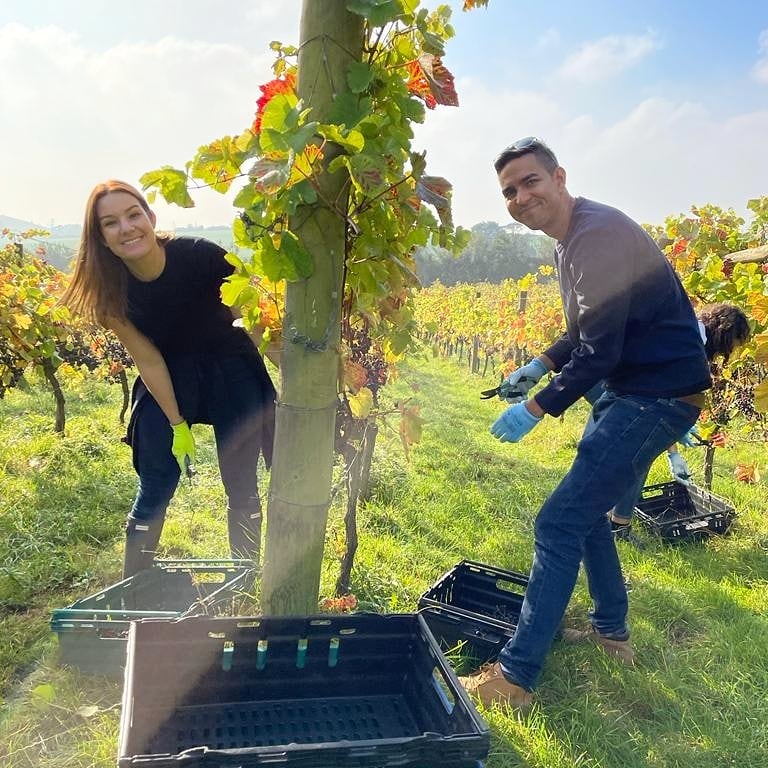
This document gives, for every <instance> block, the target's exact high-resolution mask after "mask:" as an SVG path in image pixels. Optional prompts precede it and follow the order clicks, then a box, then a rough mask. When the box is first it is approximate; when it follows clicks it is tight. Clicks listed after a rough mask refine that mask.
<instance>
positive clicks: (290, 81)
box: [251, 73, 296, 133]
mask: <svg viewBox="0 0 768 768" xmlns="http://www.w3.org/2000/svg"><path fill="white" fill-rule="evenodd" d="M295 88H296V75H294V74H292V73H288V74H287V75H286V76H285V77H284V78H282V77H277V78H275V79H274V80H270V81H269V82H268V83H265V84H264V85H260V86H259V90H260V91H261V96H259V98H258V100H257V101H256V118H255V119H254V121H253V127H252V128H251V130H252V131H253V132H254V133H259V132H260V131H261V116H262V115H263V114H264V108H265V107H266V106H267V104H268V103H269V100H270V99H271V98H272V97H273V96H277V95H278V94H279V93H291V91H293V90H295Z"/></svg>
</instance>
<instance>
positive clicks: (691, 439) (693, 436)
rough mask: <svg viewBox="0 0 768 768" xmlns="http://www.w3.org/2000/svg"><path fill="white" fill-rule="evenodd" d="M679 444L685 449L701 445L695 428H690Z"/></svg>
mask: <svg viewBox="0 0 768 768" xmlns="http://www.w3.org/2000/svg"><path fill="white" fill-rule="evenodd" d="M680 442H681V443H682V444H683V445H684V446H685V447H686V448H695V447H696V446H697V445H701V435H699V433H698V431H697V430H696V427H691V428H690V429H689V430H688V431H687V432H686V433H685V434H684V435H683V436H682V437H681V438H680Z"/></svg>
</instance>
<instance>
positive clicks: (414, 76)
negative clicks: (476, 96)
mask: <svg viewBox="0 0 768 768" xmlns="http://www.w3.org/2000/svg"><path fill="white" fill-rule="evenodd" d="M407 87H408V90H409V91H410V92H411V93H413V94H415V95H416V96H419V97H420V98H422V99H424V103H425V104H426V105H427V107H428V108H429V109H434V108H435V106H436V105H437V104H443V105H445V106H448V107H458V106H459V97H458V95H457V94H456V88H455V86H454V83H453V75H452V74H451V73H450V72H449V71H448V70H447V69H446V68H445V67H444V66H443V62H442V61H441V59H440V57H439V56H434V55H433V54H431V53H422V54H421V56H419V58H418V59H414V60H413V61H410V62H408V83H407Z"/></svg>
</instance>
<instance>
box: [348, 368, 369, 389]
mask: <svg viewBox="0 0 768 768" xmlns="http://www.w3.org/2000/svg"><path fill="white" fill-rule="evenodd" d="M367 381H368V371H366V370H365V368H364V367H363V366H362V365H360V363H357V362H355V361H354V360H347V361H346V362H345V363H344V384H345V386H346V387H347V388H348V389H349V391H350V392H352V394H356V393H357V392H359V391H360V390H361V389H362V388H363V387H364V386H365V383H366V382H367Z"/></svg>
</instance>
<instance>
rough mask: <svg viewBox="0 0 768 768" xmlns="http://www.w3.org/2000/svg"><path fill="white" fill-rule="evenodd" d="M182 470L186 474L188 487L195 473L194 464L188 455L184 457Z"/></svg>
mask: <svg viewBox="0 0 768 768" xmlns="http://www.w3.org/2000/svg"><path fill="white" fill-rule="evenodd" d="M184 472H185V474H186V475H187V480H189V487H190V488H191V487H192V478H193V477H194V476H195V475H196V474H197V470H196V469H195V465H194V464H193V463H192V461H191V460H190V458H189V456H185V457H184Z"/></svg>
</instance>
